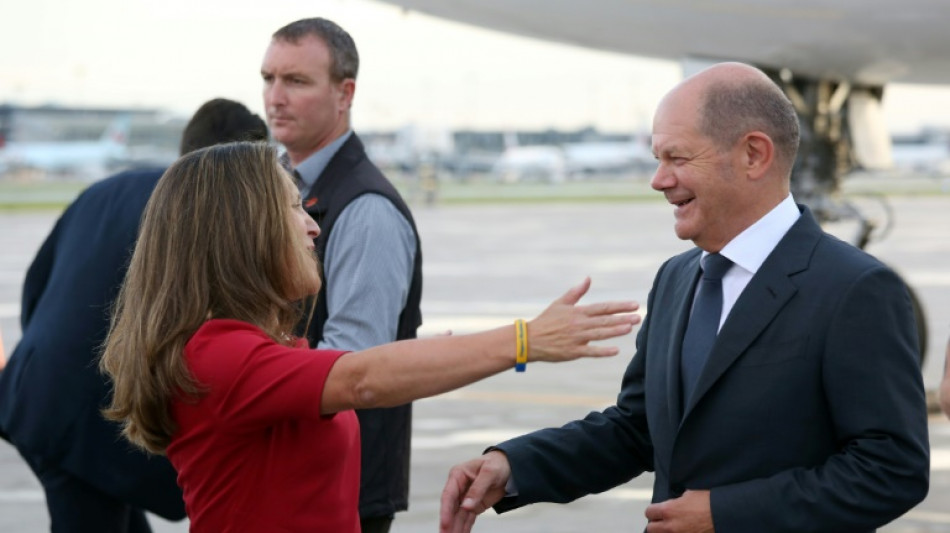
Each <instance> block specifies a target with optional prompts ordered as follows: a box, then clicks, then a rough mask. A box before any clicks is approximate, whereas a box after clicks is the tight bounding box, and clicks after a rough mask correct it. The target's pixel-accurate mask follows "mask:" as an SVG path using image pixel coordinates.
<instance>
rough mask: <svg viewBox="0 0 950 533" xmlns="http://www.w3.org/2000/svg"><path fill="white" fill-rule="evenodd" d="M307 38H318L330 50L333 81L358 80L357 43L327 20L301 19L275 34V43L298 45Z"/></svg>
mask: <svg viewBox="0 0 950 533" xmlns="http://www.w3.org/2000/svg"><path fill="white" fill-rule="evenodd" d="M305 37H316V38H318V39H320V40H321V41H323V42H324V44H326V45H327V48H329V49H330V78H332V79H333V81H337V82H340V81H343V80H345V79H348V78H352V79H354V80H355V79H356V74H357V72H358V71H359V69H360V56H359V54H358V53H357V52H356V43H355V42H353V38H352V37H350V34H349V33H346V30H344V29H343V28H341V27H340V26H338V25H337V24H336V23H335V22H333V21H332V20H327V19H325V18H319V17H314V18H308V19H300V20H298V21H296V22H291V23H290V24H288V25H286V26H284V27H283V28H281V29H279V30H277V31H276V32H274V35H273V36H272V38H273V39H274V40H275V41H285V42H288V43H291V44H297V43H299V42H300V40H301V39H303V38H305Z"/></svg>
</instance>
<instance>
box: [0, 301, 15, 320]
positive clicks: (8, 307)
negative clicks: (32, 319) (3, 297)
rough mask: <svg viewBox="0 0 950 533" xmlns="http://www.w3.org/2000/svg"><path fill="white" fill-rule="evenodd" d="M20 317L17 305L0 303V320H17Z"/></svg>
mask: <svg viewBox="0 0 950 533" xmlns="http://www.w3.org/2000/svg"><path fill="white" fill-rule="evenodd" d="M19 316H20V304H19V303H13V302H11V303H7V302H0V318H18V317H19Z"/></svg>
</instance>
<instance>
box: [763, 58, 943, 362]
mask: <svg viewBox="0 0 950 533" xmlns="http://www.w3.org/2000/svg"><path fill="white" fill-rule="evenodd" d="M764 70H765V72H766V74H768V75H769V76H770V77H771V78H772V79H773V80H774V81H775V82H776V83H777V84H778V85H779V87H782V88H783V90H784V91H785V94H786V95H788V97H789V99H790V100H791V101H792V104H794V106H795V110H796V111H797V112H798V117H799V124H800V129H801V144H800V145H799V150H798V158H797V159H796V161H795V166H794V168H793V170H792V182H791V189H792V194H793V195H794V197H795V200H796V201H798V202H800V203H803V204H805V205H807V206H808V207H809V209H811V211H812V213H814V215H815V217H817V219H818V222H819V223H822V224H827V223H830V222H839V221H842V220H844V221H853V222H856V223H857V226H858V229H857V234H856V235H855V236H854V239H853V241H852V244H854V245H855V246H857V247H858V248H861V249H864V248H865V246H867V245H868V243H869V242H871V241H872V240H875V239H879V238H880V237H881V236H882V234H886V232H887V231H888V230H889V229H890V225H891V223H892V219H891V217H890V207H889V206H888V204H887V201H886V199H884V198H883V197H879V198H878V199H877V200H878V202H879V204H880V205H882V206H883V207H884V209H883V213H884V220H879V219H876V218H872V217H870V216H868V214H867V212H866V210H864V209H861V208H860V207H859V206H858V205H857V203H855V202H853V201H851V200H849V199H848V198H844V197H842V196H841V195H840V182H841V179H843V177H844V176H845V175H847V174H848V173H850V172H851V171H853V170H855V169H856V168H857V167H859V166H870V167H873V166H875V165H868V164H866V163H865V162H863V161H859V160H858V159H859V158H858V157H857V155H856V154H857V153H858V152H859V150H858V149H857V148H859V147H863V146H866V145H870V144H874V142H873V140H868V139H861V140H860V142H856V141H858V139H857V138H856V137H855V134H861V133H864V131H865V130H866V129H872V128H864V127H858V128H855V127H853V126H852V123H853V122H854V121H855V120H856V119H857V118H860V117H858V116H856V115H855V111H854V110H853V109H851V108H852V107H854V104H855V101H862V102H870V103H872V104H879V103H880V101H881V98H882V97H883V94H884V91H883V88H882V87H863V86H862V87H856V86H852V85H851V84H849V83H848V82H845V81H833V80H820V79H810V78H802V77H797V76H793V75H792V73H791V72H789V71H788V70H784V69H783V70H780V71H777V70H770V69H764ZM884 133H885V132H881V134H884ZM861 151H863V152H865V153H867V152H868V150H867V149H865V148H862V150H861ZM862 163H864V164H863V165H862ZM905 284H906V282H905ZM907 290H908V292H909V293H910V297H911V303H912V304H913V307H914V318H915V319H916V321H917V337H918V342H919V346H920V365H921V367H923V364H924V358H925V357H926V354H927V323H926V319H925V316H924V309H923V306H922V305H921V302H920V299H919V298H918V297H917V294H916V292H914V290H913V289H911V288H910V286H908V287H907Z"/></svg>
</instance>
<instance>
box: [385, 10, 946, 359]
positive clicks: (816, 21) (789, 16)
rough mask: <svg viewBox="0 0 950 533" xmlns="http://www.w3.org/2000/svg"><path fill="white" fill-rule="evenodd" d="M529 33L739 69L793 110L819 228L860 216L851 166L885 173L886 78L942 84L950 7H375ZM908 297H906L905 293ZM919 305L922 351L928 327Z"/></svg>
mask: <svg viewBox="0 0 950 533" xmlns="http://www.w3.org/2000/svg"><path fill="white" fill-rule="evenodd" d="M381 1H383V2H386V3H390V4H395V5H398V6H401V7H403V8H404V9H407V10H409V9H411V10H415V11H420V12H423V13H427V14H430V15H433V16H437V17H442V18H447V19H452V20H455V21H459V22H464V23H468V24H474V25H476V26H481V27H485V28H491V29H495V30H500V31H504V32H508V33H514V34H518V35H523V36H527V37H535V38H540V39H546V40H552V41H559V42H563V43H568V44H574V45H580V46H585V47H589V48H596V49H601V50H608V51H613V52H621V53H626V54H634V55H640V56H649V57H656V58H663V59H671V60H676V61H683V62H684V66H685V68H684V70H686V71H687V72H686V73H687V74H689V73H691V72H689V71H690V70H691V66H690V65H693V66H696V65H695V62H703V63H705V64H708V63H712V62H715V61H722V60H734V61H742V62H745V63H748V64H752V65H755V66H757V67H759V68H761V69H762V70H763V71H765V72H766V73H767V74H769V75H770V76H771V77H772V78H773V79H774V80H775V81H776V83H778V84H779V85H780V86H781V87H782V88H783V89H784V90H785V92H786V94H787V95H788V96H789V98H790V99H791V101H792V102H793V103H794V105H795V107H796V110H797V111H798V114H799V119H800V123H801V129H802V141H801V145H800V147H799V154H798V160H797V161H796V166H795V170H794V171H793V175H792V191H793V193H794V194H795V198H796V199H797V200H799V201H801V202H804V203H807V204H809V205H810V206H811V208H812V210H813V211H814V212H815V214H816V216H817V217H818V218H819V219H820V220H822V221H828V220H837V219H841V218H854V216H855V215H857V216H858V219H859V222H860V224H861V226H862V232H865V234H864V235H863V236H862V237H859V239H858V241H857V242H858V244H859V245H861V243H863V242H866V241H867V237H868V235H869V234H870V232H871V231H873V228H874V224H873V222H872V221H869V220H868V219H867V218H865V217H864V216H862V215H861V214H860V213H859V212H857V211H855V209H854V208H853V206H849V205H847V204H844V203H839V202H836V201H835V200H834V199H833V197H832V194H831V193H833V192H835V191H836V190H837V189H838V186H839V182H840V179H841V178H842V177H843V176H844V175H846V174H847V173H849V172H850V171H852V170H853V169H855V168H856V167H864V168H868V169H875V168H884V167H889V166H890V165H891V164H892V157H891V140H890V137H889V135H888V132H887V131H886V129H885V128H884V120H883V113H882V110H881V105H880V104H881V99H882V97H883V94H884V88H885V86H886V85H887V84H888V83H890V82H905V83H933V84H948V83H950V54H948V53H947V50H950V32H947V30H946V21H947V20H948V19H950V2H947V1H946V0H903V1H900V2H896V1H893V0H891V1H880V0H877V1H875V0H872V1H868V0H730V1H723V0H708V1H696V0H693V1H679V2H669V1H664V0H642V1H637V2H620V1H617V0H586V1H585V2H577V1H574V0H524V1H517V2H515V1H511V0H381ZM912 296H913V295H912ZM914 300H915V301H914V303H915V305H916V306H917V307H916V311H917V313H918V326H919V329H920V331H919V333H920V341H921V348H922V349H921V351H922V353H923V354H925V353H926V349H925V347H926V339H927V335H926V327H925V322H924V320H923V316H922V311H921V310H920V307H919V305H918V302H917V301H916V298H914Z"/></svg>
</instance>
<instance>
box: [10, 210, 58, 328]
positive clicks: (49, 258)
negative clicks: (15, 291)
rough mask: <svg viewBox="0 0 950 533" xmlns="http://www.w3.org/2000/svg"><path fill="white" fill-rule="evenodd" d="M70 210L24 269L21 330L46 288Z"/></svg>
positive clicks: (28, 320) (25, 325) (26, 324)
mask: <svg viewBox="0 0 950 533" xmlns="http://www.w3.org/2000/svg"><path fill="white" fill-rule="evenodd" d="M70 212H71V211H70V210H67V211H66V213H64V214H63V216H62V217H60V219H59V220H58V221H56V225H55V226H54V227H53V231H51V232H50V234H49V236H47V237H46V240H45V241H43V244H42V246H40V249H39V251H38V252H37V253H36V257H35V258H33V262H32V263H30V268H29V269H27V271H26V279H25V280H24V281H23V296H22V298H21V300H20V330H21V331H26V328H27V326H28V325H29V323H30V319H32V318H33V311H34V310H36V306H37V304H38V303H39V301H40V298H41V297H42V296H43V292H44V291H45V290H46V285H47V283H48V282H49V279H50V274H51V273H52V271H53V263H54V261H55V259H56V248H57V242H58V241H59V238H60V231H61V228H62V227H63V226H64V225H65V224H67V223H68V222H67V219H68V218H69V213H70Z"/></svg>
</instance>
